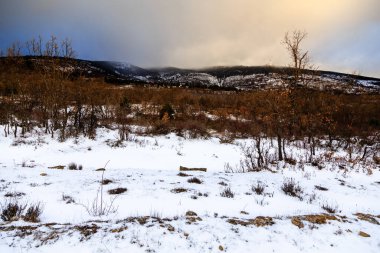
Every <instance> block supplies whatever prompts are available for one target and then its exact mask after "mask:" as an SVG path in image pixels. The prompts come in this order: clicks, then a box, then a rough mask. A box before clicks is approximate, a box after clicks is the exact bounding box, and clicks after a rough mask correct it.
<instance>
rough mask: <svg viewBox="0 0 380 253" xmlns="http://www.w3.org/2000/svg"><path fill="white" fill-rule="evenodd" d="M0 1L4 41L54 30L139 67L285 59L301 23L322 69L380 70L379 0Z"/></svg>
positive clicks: (91, 52) (90, 51) (89, 51)
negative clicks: (287, 39) (289, 37)
mask: <svg viewBox="0 0 380 253" xmlns="http://www.w3.org/2000/svg"><path fill="white" fill-rule="evenodd" d="M2 2H5V1H2ZM1 7H2V8H0V14H1V16H2V18H1V21H0V29H1V33H0V34H1V35H0V39H1V41H2V42H1V43H2V44H1V46H2V47H4V45H3V44H5V43H9V42H11V41H14V40H17V39H19V40H25V39H29V38H30V37H33V36H36V35H38V34H42V35H43V36H46V37H47V36H48V35H49V34H56V35H58V36H60V37H66V36H67V37H70V38H72V40H73V42H74V45H75V48H76V49H77V51H78V53H79V56H80V57H82V58H91V59H106V60H119V61H129V62H131V63H134V64H137V65H141V66H144V67H149V66H169V65H170V66H178V67H201V66H211V65H264V64H270V63H272V64H275V65H284V64H287V62H288V56H287V53H286V51H285V49H284V48H283V46H282V45H281V40H282V37H283V36H284V33H285V32H286V31H291V30H294V29H302V30H305V31H307V32H308V34H309V36H308V39H307V41H306V42H305V44H304V48H305V49H308V50H309V51H310V53H311V56H312V60H313V62H314V63H315V64H316V65H318V66H320V68H331V69H332V70H343V71H349V72H350V71H354V70H357V71H360V72H361V73H363V74H369V75H377V76H380V70H379V68H378V66H379V65H380V53H379V51H380V49H379V46H377V45H378V43H377V41H378V40H379V39H380V18H379V14H378V11H377V10H379V9H380V1H378V0H329V1H322V0H319V1H317V0H266V1H258V0H191V1H190V0H189V1H187V0H113V1H100V0H82V1H76V0H75V1H74V0H66V1H58V0H35V1H26V0H24V1H22V0H13V1H9V3H1Z"/></svg>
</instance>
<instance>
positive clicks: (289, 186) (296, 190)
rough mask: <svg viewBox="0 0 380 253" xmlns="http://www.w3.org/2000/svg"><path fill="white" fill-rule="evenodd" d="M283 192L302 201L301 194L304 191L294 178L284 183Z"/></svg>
mask: <svg viewBox="0 0 380 253" xmlns="http://www.w3.org/2000/svg"><path fill="white" fill-rule="evenodd" d="M281 190H282V191H283V192H284V193H285V194H286V195H289V196H292V197H297V198H299V199H300V200H302V196H301V194H302V193H303V190H302V188H301V186H300V185H299V183H296V182H295V180H294V179H293V178H290V179H286V180H285V181H284V183H283V184H282V186H281Z"/></svg>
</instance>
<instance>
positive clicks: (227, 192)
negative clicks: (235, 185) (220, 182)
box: [220, 187, 235, 198]
mask: <svg viewBox="0 0 380 253" xmlns="http://www.w3.org/2000/svg"><path fill="white" fill-rule="evenodd" d="M220 196H222V197H224V198H233V197H235V193H233V192H232V190H231V188H230V187H227V188H225V189H224V190H223V191H222V192H221V193H220Z"/></svg>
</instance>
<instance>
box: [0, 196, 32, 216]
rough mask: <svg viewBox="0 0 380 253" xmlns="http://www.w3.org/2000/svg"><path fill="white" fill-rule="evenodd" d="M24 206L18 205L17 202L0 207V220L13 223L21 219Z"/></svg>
mask: <svg viewBox="0 0 380 253" xmlns="http://www.w3.org/2000/svg"><path fill="white" fill-rule="evenodd" d="M25 208H26V205H22V204H20V203H19V202H18V201H17V200H13V201H10V202H8V203H6V204H5V205H4V206H1V215H0V217H1V219H2V220H3V221H13V220H18V219H19V218H21V215H22V213H23V212H24V210H25Z"/></svg>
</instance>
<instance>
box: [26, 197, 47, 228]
mask: <svg viewBox="0 0 380 253" xmlns="http://www.w3.org/2000/svg"><path fill="white" fill-rule="evenodd" d="M42 211H43V206H42V204H41V203H40V202H38V203H36V204H32V205H31V206H29V208H28V209H27V210H26V213H25V215H24V216H23V219H24V220H25V221H28V222H35V223H36V222H40V216H41V214H42Z"/></svg>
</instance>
